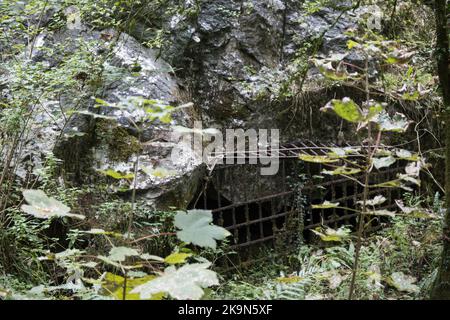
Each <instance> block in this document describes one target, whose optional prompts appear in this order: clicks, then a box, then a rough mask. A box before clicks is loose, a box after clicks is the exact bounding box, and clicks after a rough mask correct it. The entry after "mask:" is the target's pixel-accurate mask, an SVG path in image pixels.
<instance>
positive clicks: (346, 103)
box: [322, 98, 365, 123]
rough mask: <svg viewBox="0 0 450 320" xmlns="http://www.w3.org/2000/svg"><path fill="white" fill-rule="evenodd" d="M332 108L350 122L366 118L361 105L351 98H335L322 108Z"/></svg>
mask: <svg viewBox="0 0 450 320" xmlns="http://www.w3.org/2000/svg"><path fill="white" fill-rule="evenodd" d="M328 109H332V110H334V112H336V114H337V115H338V116H340V117H341V118H342V119H345V120H347V121H349V122H355V123H356V122H361V121H363V120H364V118H365V117H364V115H363V114H362V112H361V109H360V108H359V106H358V105H357V104H356V103H355V102H354V101H353V100H352V99H350V98H344V99H342V100H337V99H333V100H331V101H330V102H328V104H327V105H326V106H325V107H324V108H322V110H328Z"/></svg>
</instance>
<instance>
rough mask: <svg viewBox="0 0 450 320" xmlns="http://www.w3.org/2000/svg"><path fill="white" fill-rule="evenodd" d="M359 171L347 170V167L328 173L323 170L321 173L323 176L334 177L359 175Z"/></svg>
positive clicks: (354, 169)
mask: <svg viewBox="0 0 450 320" xmlns="http://www.w3.org/2000/svg"><path fill="white" fill-rule="evenodd" d="M360 172H361V169H356V168H348V167H339V168H337V169H335V170H333V171H328V170H323V171H322V173H323V174H328V175H331V176H336V175H346V176H349V175H352V174H357V173H360Z"/></svg>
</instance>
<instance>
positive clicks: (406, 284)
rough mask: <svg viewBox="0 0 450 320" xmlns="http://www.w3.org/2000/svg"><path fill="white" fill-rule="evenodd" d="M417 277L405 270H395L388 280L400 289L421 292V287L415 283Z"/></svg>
mask: <svg viewBox="0 0 450 320" xmlns="http://www.w3.org/2000/svg"><path fill="white" fill-rule="evenodd" d="M416 281H417V280H416V278H414V277H411V276H407V275H405V274H404V273H403V272H394V273H393V274H391V276H390V278H389V280H388V282H389V284H391V285H392V286H394V287H395V288H396V289H397V290H399V291H404V292H409V293H416V292H419V287H418V286H417V285H415V284H414V283H415V282H416Z"/></svg>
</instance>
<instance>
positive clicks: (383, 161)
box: [372, 157, 396, 169]
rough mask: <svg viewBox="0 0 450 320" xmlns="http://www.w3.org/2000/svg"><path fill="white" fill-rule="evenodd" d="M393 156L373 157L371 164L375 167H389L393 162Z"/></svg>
mask: <svg viewBox="0 0 450 320" xmlns="http://www.w3.org/2000/svg"><path fill="white" fill-rule="evenodd" d="M395 161H396V160H395V158H394V157H383V158H373V159H372V162H373V166H374V167H375V168H377V169H381V168H387V167H390V166H391V165H393V164H394V163H395Z"/></svg>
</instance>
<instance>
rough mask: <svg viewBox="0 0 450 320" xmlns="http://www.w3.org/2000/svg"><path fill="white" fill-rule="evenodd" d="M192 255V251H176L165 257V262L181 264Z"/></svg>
mask: <svg viewBox="0 0 450 320" xmlns="http://www.w3.org/2000/svg"><path fill="white" fill-rule="evenodd" d="M190 256H192V254H190V253H182V252H174V253H172V254H171V255H169V256H167V257H166V258H165V259H164V262H165V263H168V264H181V263H185V262H186V259H187V258H189V257H190Z"/></svg>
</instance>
